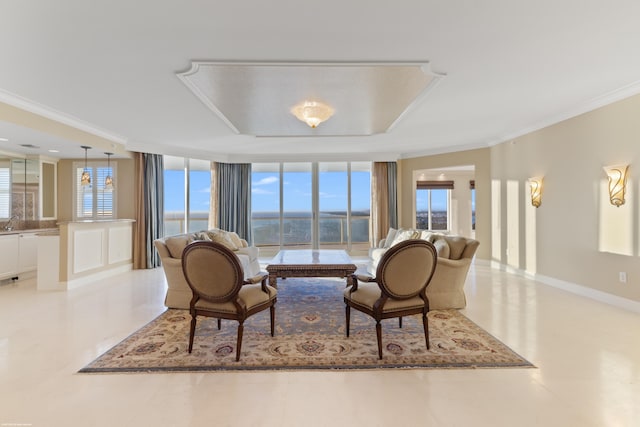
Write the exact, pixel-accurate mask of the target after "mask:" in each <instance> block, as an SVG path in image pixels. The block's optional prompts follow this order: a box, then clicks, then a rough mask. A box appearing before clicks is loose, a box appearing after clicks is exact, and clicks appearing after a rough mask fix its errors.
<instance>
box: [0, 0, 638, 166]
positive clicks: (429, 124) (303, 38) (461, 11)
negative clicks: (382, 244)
mask: <svg viewBox="0 0 640 427" xmlns="http://www.w3.org/2000/svg"><path fill="white" fill-rule="evenodd" d="M639 16H640V2H637V1H636V0H620V1H617V2H615V7H613V6H612V3H606V2H602V1H600V0H579V1H578V0H564V1H561V2H559V1H557V0H554V1H551V0H539V1H537V2H514V1H509V0H493V1H492V0H487V1H483V2H475V1H452V2H443V1H435V0H396V1H394V2H376V3H371V2H370V1H366V2H365V1H364V0H352V1H349V2H345V1H342V0H340V1H338V0H326V1H324V2H323V3H321V4H320V5H318V4H312V3H305V2H292V1H285V0H273V1H270V2H260V1H246V0H245V1H235V2H230V1H229V2H203V1H201V0H184V1H181V2H160V3H158V2H156V1H150V0H138V1H135V2H131V1H122V0H112V1H109V2H100V4H96V2H85V1H80V0H57V1H55V2H19V1H8V2H2V17H3V18H4V19H3V23H2V25H0V58H2V65H1V66H0V103H2V104H4V105H5V106H6V105H9V106H16V107H19V108H21V109H23V110H25V111H28V112H31V113H37V114H39V115H41V116H43V117H46V118H48V119H53V120H57V121H60V122H62V123H64V124H65V125H66V126H72V127H77V128H79V129H81V130H82V131H83V132H84V133H90V134H93V135H98V136H99V138H100V141H103V142H104V144H102V145H101V144H98V145H99V146H98V147H96V150H91V151H94V153H91V152H90V153H89V156H90V157H94V156H95V157H97V156H103V154H102V152H103V151H108V150H107V149H109V148H110V147H109V144H113V146H116V148H123V149H126V150H131V151H146V152H152V153H162V154H171V155H177V156H189V157H195V158H202V159H211V160H219V161H228V162H235V161H275V160H286V161H294V160H310V159H319V160H333V159H335V160H341V159H345V160H392V159H397V158H403V157H413V156H419V155H428V154H436V153H442V152H450V151H456V150H462V149H468V148H477V147H486V146H490V145H492V144H496V143H500V142H503V141H507V140H509V139H511V138H514V137H516V136H518V135H521V134H524V133H527V132H530V131H532V130H535V129H538V128H540V127H543V126H546V125H549V124H552V123H555V122H558V121H560V120H563V119H566V118H569V117H572V116H574V115H577V114H580V113H583V112H586V111H589V110H591V109H594V108H597V107H599V106H602V105H605V104H607V103H609V102H613V101H615V100H618V99H622V98H624V97H627V96H630V95H633V94H636V93H638V92H640V55H638V54H637V47H638V45H639V42H640V25H638V24H637V18H638V17H639ZM194 61H195V62H214V63H215V62H226V63H229V62H231V63H233V62H240V63H268V62H275V63H283V62H284V63H291V62H295V63H298V64H300V63H301V64H305V63H308V64H316V65H317V64H320V65H322V64H325V63H342V62H348V63H391V64H393V63H429V66H430V69H431V71H432V72H433V73H434V74H436V75H439V76H443V77H442V78H441V79H439V80H438V82H437V84H435V85H432V86H431V87H430V88H429V89H428V92H427V93H426V95H425V96H420V97H418V98H417V99H415V100H414V102H412V103H410V104H409V105H410V108H409V109H408V110H407V111H406V113H404V114H401V115H400V116H399V120H398V121H397V122H396V123H395V124H394V125H393V126H392V127H391V129H390V130H388V131H386V132H383V133H375V132H372V133H373V134H372V135H365V136H362V135H358V136H350V135H346V134H347V132H343V134H342V135H339V134H337V133H338V132H329V133H332V134H333V135H326V134H325V135H323V134H322V132H317V133H315V134H314V133H310V132H309V131H308V130H306V129H305V131H304V132H302V131H300V132H294V133H293V135H291V134H288V135H286V136H285V134H286V132H285V131H284V130H283V131H282V132H278V128H277V126H276V127H273V126H272V128H271V129H270V130H269V132H268V133H267V135H277V136H260V137H257V136H254V135H249V134H243V133H237V132H235V131H234V130H233V129H232V128H231V127H230V126H229V125H228V124H227V122H226V121H225V120H224V119H223V118H221V116H220V115H218V114H216V113H215V112H214V111H212V110H211V109H210V108H209V107H208V106H207V105H206V104H205V102H203V101H202V99H201V98H199V97H198V96H195V95H194V93H193V92H192V91H191V90H189V88H188V87H187V85H185V84H184V82H183V81H182V80H181V79H180V78H179V74H181V73H185V72H187V71H189V70H191V69H192V65H193V63H194ZM291 79H292V80H291V88H294V84H295V85H296V86H295V88H299V86H298V83H295V82H299V81H301V80H296V77H292V78H291ZM245 83H246V81H245ZM359 83H362V82H361V80H360V79H358V78H351V79H347V80H346V83H344V84H343V87H344V90H345V91H346V90H350V89H352V87H354V86H357V85H358V84H359ZM252 84H254V85H255V86H253V87H247V86H246V84H245V85H240V86H237V87H233V86H228V87H227V86H225V90H227V91H228V95H227V96H231V97H233V95H234V94H236V93H237V94H238V96H243V97H247V98H249V99H253V100H255V102H257V103H258V104H259V105H256V106H254V107H252V108H255V109H256V110H257V111H258V112H259V111H273V110H275V109H282V107H283V106H282V105H281V103H282V102H283V101H282V98H281V97H278V96H270V95H269V94H270V93H272V94H277V93H278V92H282V90H287V91H288V90H289V89H291V88H288V87H287V85H284V86H282V85H281V86H278V87H268V86H269V85H268V83H267V84H265V83H264V82H263V81H261V80H260V79H257V80H254V81H253V83H252ZM365 86H366V85H365ZM283 87H284V89H283ZM385 87H386V88H387V89H388V88H389V87H388V86H385ZM296 90H297V89H296ZM372 93H373V92H364V93H360V94H359V95H358V96H357V97H358V98H361V99H359V104H358V105H359V106H360V108H362V109H363V110H369V111H377V110H378V109H380V108H381V107H380V105H384V103H383V104H374V103H372V102H371V100H372V99H373V98H375V97H374V96H373V95H372ZM383 93H384V92H383ZM386 93H389V92H386ZM213 94H215V93H213ZM258 94H259V95H258ZM252 95H256V96H252ZM312 95H313V94H312ZM369 95H370V96H369ZM320 96H322V95H320ZM0 107H2V105H0ZM286 108H290V106H286ZM3 112H6V108H4V109H3V108H0V138H2V137H5V138H7V139H9V141H0V151H9V152H16V153H25V154H34V153H41V154H44V155H47V153H46V152H42V151H43V150H45V149H48V147H49V146H50V145H51V146H53V145H56V144H57V145H58V146H61V147H62V149H61V150H59V151H60V152H59V153H53V154H52V156H54V157H64V158H67V157H82V155H83V154H84V153H83V151H82V150H81V149H80V148H79V147H78V146H79V145H81V144H84V143H86V141H83V140H82V138H79V137H77V135H76V136H61V135H63V134H62V133H58V134H55V135H51V134H50V133H48V132H46V131H44V132H43V131H42V128H40V129H39V130H37V129H38V127H37V126H33V125H32V121H30V120H16V118H15V115H7V114H5V113H3ZM240 112H241V109H237V111H235V113H240ZM235 113H234V114H235ZM343 113H344V111H337V112H336V114H335V115H334V117H332V118H331V119H329V121H327V122H326V123H323V124H321V125H320V126H318V128H317V129H318V130H321V129H322V126H323V125H326V126H325V127H326V128H327V131H326V132H328V128H329V125H330V123H331V121H334V120H335V121H336V122H338V119H340V116H339V114H343ZM345 114H349V113H345ZM247 117H248V116H247ZM346 117H348V116H346ZM247 120H249V119H247ZM342 120H344V118H342ZM346 120H349V119H348V118H347V119H346ZM16 123H20V125H17V124H16ZM267 124H268V123H267ZM303 126H304V125H303ZM336 126H337V125H336ZM29 128H35V129H36V130H34V129H29ZM65 135H71V133H68V134H65ZM19 144H33V145H36V146H39V147H40V148H39V149H34V148H30V149H29V148H24V147H20V146H19ZM88 145H91V144H88ZM38 150H40V151H38ZM109 151H110V150H109Z"/></svg>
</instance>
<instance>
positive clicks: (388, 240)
mask: <svg viewBox="0 0 640 427" xmlns="http://www.w3.org/2000/svg"><path fill="white" fill-rule="evenodd" d="M397 234H398V230H396V229H395V228H393V227H389V231H388V232H387V237H386V238H385V239H384V246H383V247H384V248H390V247H391V242H393V239H395V238H396V235H397Z"/></svg>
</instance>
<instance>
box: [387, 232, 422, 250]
mask: <svg viewBox="0 0 640 427" xmlns="http://www.w3.org/2000/svg"><path fill="white" fill-rule="evenodd" d="M418 238H420V232H419V231H416V230H398V234H396V237H395V239H393V242H392V243H391V246H395V245H397V244H398V243H400V242H404V241H405V240H409V239H418Z"/></svg>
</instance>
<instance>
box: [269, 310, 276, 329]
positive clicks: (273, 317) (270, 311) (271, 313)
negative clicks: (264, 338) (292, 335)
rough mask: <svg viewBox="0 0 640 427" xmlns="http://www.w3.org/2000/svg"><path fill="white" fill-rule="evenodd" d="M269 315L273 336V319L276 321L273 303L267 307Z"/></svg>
mask: <svg viewBox="0 0 640 427" xmlns="http://www.w3.org/2000/svg"><path fill="white" fill-rule="evenodd" d="M269 316H270V317H271V336H273V332H274V329H273V325H275V321H276V307H275V306H274V305H272V306H271V307H269Z"/></svg>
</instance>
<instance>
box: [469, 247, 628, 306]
mask: <svg viewBox="0 0 640 427" xmlns="http://www.w3.org/2000/svg"><path fill="white" fill-rule="evenodd" d="M481 261H482V262H481V263H479V264H480V265H487V264H488V265H490V266H491V268H494V269H496V270H501V271H506V272H507V273H511V274H515V275H518V276H522V277H526V278H527V279H531V280H535V281H536V282H539V283H542V284H543V285H547V286H551V287H554V288H557V289H561V290H563V291H566V292H570V293H572V294H575V295H580V296H583V297H586V298H589V299H592V300H595V301H598V302H602V303H605V304H609V305H612V306H614V307H618V308H622V309H624V310H628V311H632V312H634V313H640V302H638V301H634V300H631V299H628V298H623V297H620V296H617V295H613V294H609V293H607V292H603V291H599V290H597V289H593V288H590V287H588V286H584V285H579V284H577V283H572V282H567V281H565V280H561V279H556V278H554V277H549V276H545V275H543V274H533V273H530V272H528V271H525V270H522V269H519V268H514V267H511V266H508V265H504V264H501V263H499V262H496V261H485V260H481ZM476 263H478V260H476Z"/></svg>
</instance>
